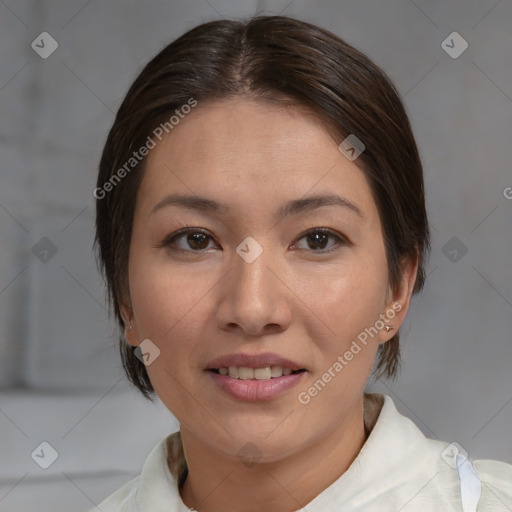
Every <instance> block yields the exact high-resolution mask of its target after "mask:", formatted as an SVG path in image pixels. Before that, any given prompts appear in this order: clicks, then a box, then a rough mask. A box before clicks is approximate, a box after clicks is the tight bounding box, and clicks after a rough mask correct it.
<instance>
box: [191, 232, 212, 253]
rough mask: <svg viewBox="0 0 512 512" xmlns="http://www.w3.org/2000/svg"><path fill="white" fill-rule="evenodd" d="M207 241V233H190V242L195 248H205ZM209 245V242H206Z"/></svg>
mask: <svg viewBox="0 0 512 512" xmlns="http://www.w3.org/2000/svg"><path fill="white" fill-rule="evenodd" d="M205 241H206V235H204V234H203V233H190V234H189V235H188V242H189V244H190V246H191V247H192V248H195V249H204V247H205V244H204V242H205ZM206 245H208V244H206Z"/></svg>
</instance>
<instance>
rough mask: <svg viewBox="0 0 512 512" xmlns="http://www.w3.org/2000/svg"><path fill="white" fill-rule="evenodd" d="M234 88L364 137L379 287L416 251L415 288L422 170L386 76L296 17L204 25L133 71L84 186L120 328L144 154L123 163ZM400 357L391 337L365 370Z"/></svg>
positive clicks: (144, 379) (139, 369)
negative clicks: (380, 252) (93, 182)
mask: <svg viewBox="0 0 512 512" xmlns="http://www.w3.org/2000/svg"><path fill="white" fill-rule="evenodd" d="M240 95H247V96H249V97H251V98H254V99H256V100H262V101H272V102H279V101H282V102H283V104H284V103H286V100H288V104H290V101H291V102H292V104H296V105H298V106H301V107H306V108H307V110H308V111H311V112H313V113H315V114H316V115H318V116H320V117H321V118H322V120H323V121H324V122H325V125H326V127H327V128H328V129H329V131H330V132H331V133H334V134H336V136H337V137H338V138H339V140H340V141H341V140H343V139H344V138H345V137H347V136H348V135H351V134H354V135H355V136H356V137H357V138H358V139H359V140H361V141H362V142H363V143H364V145H365V150H364V152H363V153H362V154H361V155H360V156H359V157H358V158H357V160H356V161H355V163H356V164H357V165H358V166H359V167H360V168H361V170H362V171H363V172H364V173H365V175H366V178H367V180H368V182H369V184H370V186H371V189H372V193H373V196H374V200H375V202H376V205H377V208H378V210H379V214H380V219H381V223H382V227H383V236H384V243H385V248H386V256H387V263H388V269H389V281H390V284H391V285H392V286H393V287H396V286H397V284H398V282H399V279H400V276H401V262H402V261H403V259H404V258H407V257H415V256H416V254H418V257H419V268H418V274H417V278H416V282H415V286H414V292H415V293H416V292H418V291H419V290H420V289H421V288H422V286H423V283H424V280H425V271H424V259H425V256H426V254H427V252H428V250H429V247H430V244H429V229H428V222H427V216H426V211H425V199H424V186H423V171H422V166H421V161H420V158H419V155H418V150H417V147H416V143H415V140H414V136H413V133H412V130H411V127H410V123H409V120H408V118H407V114H406V112H405V109H404V106H403V105H402V102H401V100H400V98H399V95H398V93H397V91H396V90H395V88H394V86H393V84H392V83H391V81H390V80H389V78H388V77H387V76H386V74H385V73H384V72H383V71H382V70H381V69H380V68H379V67H378V66H376V65H375V64H374V63H373V62H372V61H371V60H370V59H369V58H368V57H366V56H365V55H364V54H362V53H361V52H359V51H358V50H356V49H355V48H353V47H352V46H350V45H349V44H348V43H346V42H345V41H343V40H342V39H340V38H339V37H337V36H336V35H334V34H332V33H331V32H329V31H327V30H324V29H322V28H319V27H317V26H315V25H311V24H309V23H306V22H303V21H299V20H296V19H292V18H288V17H283V16H259V17H254V18H250V19H248V20H245V21H233V20H221V21H212V22H209V23H205V24H202V25H199V26H197V27H195V28H193V29H192V30H190V31H188V32H187V33H185V34H184V35H182V36H181V37H179V38H178V39H177V40H175V41H174V42H172V43H171V44H169V45H168V46H166V47H165V48H164V49H163V50H162V51H161V52H160V53H159V54H158V55H156V56H155V57H154V58H153V59H152V60H151V61H150V62H149V63H148V64H147V65H146V66H145V67H144V69H143V70H142V72H141V73H140V74H139V76H138V77H137V79H136V80H135V82H134V83H133V85H132V86H131V87H130V89H129V91H128V93H127V94H126V97H125V99H124V101H123V103H122V104H121V106H120V108H119V111H118V112H117V115H116V118H115V121H114V124H113V126H112V128H111V130H110V132H109V135H108V138H107V140H106V143H105V147H104V150H103V154H102V157H101V162H100V166H99V174H98V182H97V187H98V188H97V189H96V191H100V192H101V193H98V192H96V191H95V197H96V198H97V200H96V239H95V247H96V248H97V250H98V260H99V264H100V267H101V270H102V272H103V275H104V277H105V280H106V283H107V286H108V292H109V303H110V305H111V306H113V310H114V314H115V316H116V319H117V321H118V323H119V325H120V326H121V329H124V322H123V318H122V317H121V311H120V305H121V304H125V305H129V304H130V300H129V286H128V255H129V247H130V239H131V233H132V223H133V214H134V209H135V202H136V196H137V190H138V187H139V184H140V182H141V178H142V174H143V167H144V161H145V160H144V159H142V160H141V162H140V163H139V162H136V164H137V165H133V168H127V167H126V162H128V161H130V158H132V156H133V152H134V150H136V149H137V148H140V147H142V146H143V145H144V143H145V141H146V140H148V136H149V135H150V134H151V133H153V130H154V129H155V128H156V127H157V126H158V125H159V123H161V122H162V121H163V120H165V119H169V116H171V115H172V114H173V113H174V112H175V111H176V110H177V109H180V108H181V107H182V106H183V105H185V104H187V103H188V102H190V100H191V98H193V99H194V101H197V102H198V103H199V105H200V104H201V101H203V100H204V101H205V100H216V99H218V100H220V99H228V98H229V97H233V96H240ZM123 166H124V170H125V172H121V168H123ZM121 177H122V179H120V178H121ZM114 179H115V181H113V180H114ZM107 183H110V184H111V186H105V185H106V184H107ZM120 351H121V356H122V361H123V367H124V369H125V371H126V373H127V375H128V378H129V380H130V381H131V382H132V383H133V384H134V385H135V386H136V387H137V388H138V389H139V390H140V391H141V392H142V393H143V395H144V396H145V397H146V398H150V399H151V395H153V394H154V390H153V387H152V385H151V382H150V380H149V377H148V374H147V372H146V368H145V366H144V364H143V363H142V362H141V361H139V359H137V358H136V357H135V355H134V351H133V347H132V346H130V345H129V344H128V343H127V342H126V340H125V339H124V338H123V337H122V336H121V339H120ZM399 363H400V351H399V335H398V333H396V334H395V336H394V337H393V338H392V339H391V340H389V341H388V342H386V343H383V344H381V345H380V347H379V354H378V358H377V364H376V367H375V372H376V374H377V375H378V376H381V375H385V376H387V377H394V376H395V375H396V373H397V371H398V367H399Z"/></svg>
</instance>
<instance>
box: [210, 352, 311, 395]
mask: <svg viewBox="0 0 512 512" xmlns="http://www.w3.org/2000/svg"><path fill="white" fill-rule="evenodd" d="M308 371H309V370H308V369H307V368H305V367H304V366H302V365H301V364H299V363H296V362H294V361H291V360H290V359H286V358H284V357H281V356H279V355H278V354H271V353H264V354H256V355H250V354H231V355H226V356H221V357H219V358H217V359H214V360H213V361H211V362H210V363H209V364H208V365H207V367H206V368H205V372H206V373H207V374H208V375H209V376H210V378H211V379H212V383H213V384H215V387H216V388H217V389H219V390H221V391H222V392H223V393H225V394H227V395H228V396H229V397H231V398H232V399H235V400H242V401H249V402H255V401H261V400H272V399H274V398H277V397H279V396H280V395H282V394H284V393H285V392H286V391H287V390H290V389H291V388H292V387H294V386H296V385H298V383H299V382H300V381H302V380H303V378H304V375H305V374H306V373H308Z"/></svg>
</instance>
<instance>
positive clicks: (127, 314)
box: [120, 305, 139, 347]
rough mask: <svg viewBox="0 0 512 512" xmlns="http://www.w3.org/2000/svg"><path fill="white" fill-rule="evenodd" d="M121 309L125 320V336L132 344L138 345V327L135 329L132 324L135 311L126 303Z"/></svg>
mask: <svg viewBox="0 0 512 512" xmlns="http://www.w3.org/2000/svg"><path fill="white" fill-rule="evenodd" d="M120 310H121V316H122V318H123V322H124V337H125V339H126V341H127V342H128V343H129V344H130V345H132V346H134V347H136V346H138V344H139V341H138V336H137V332H136V329H134V328H133V325H132V321H133V311H132V310H131V309H130V308H128V307H126V306H124V305H122V306H121V307H120Z"/></svg>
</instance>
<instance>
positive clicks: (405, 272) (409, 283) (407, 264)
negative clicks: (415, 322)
mask: <svg viewBox="0 0 512 512" xmlns="http://www.w3.org/2000/svg"><path fill="white" fill-rule="evenodd" d="M401 272H402V274H401V279H400V282H399V284H398V286H397V287H396V288H395V289H394V290H390V299H391V300H390V302H388V304H387V305H386V310H385V316H386V319H387V322H386V325H385V326H384V331H385V332H384V331H382V335H381V340H380V341H381V343H385V342H386V341H389V340H390V339H391V338H392V337H393V336H395V334H396V333H397V332H398V329H399V328H400V326H401V325H402V323H403V322H404V320H405V317H406V315H407V311H408V309H409V304H410V302H411V297H412V294H413V291H414V284H415V282H416V276H417V273H418V251H416V254H415V256H414V257H409V258H406V259H404V260H402V265H401Z"/></svg>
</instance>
